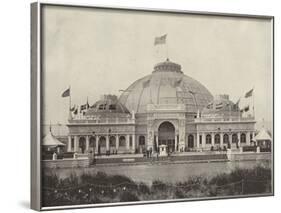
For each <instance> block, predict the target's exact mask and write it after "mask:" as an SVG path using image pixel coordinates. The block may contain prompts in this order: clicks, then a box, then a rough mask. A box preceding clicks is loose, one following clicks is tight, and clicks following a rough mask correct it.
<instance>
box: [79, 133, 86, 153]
mask: <svg viewBox="0 0 281 213" xmlns="http://www.w3.org/2000/svg"><path fill="white" fill-rule="evenodd" d="M79 148H80V149H81V152H82V153H84V152H85V149H86V138H85V137H80V138H79Z"/></svg>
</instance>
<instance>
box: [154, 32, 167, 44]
mask: <svg viewBox="0 0 281 213" xmlns="http://www.w3.org/2000/svg"><path fill="white" fill-rule="evenodd" d="M166 37H167V34H165V35H162V36H159V37H155V40H154V45H159V44H165V43H166Z"/></svg>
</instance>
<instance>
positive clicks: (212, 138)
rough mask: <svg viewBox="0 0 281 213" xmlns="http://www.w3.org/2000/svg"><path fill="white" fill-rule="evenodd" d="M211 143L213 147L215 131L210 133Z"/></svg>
mask: <svg viewBox="0 0 281 213" xmlns="http://www.w3.org/2000/svg"><path fill="white" fill-rule="evenodd" d="M211 144H212V146H213V147H214V146H215V133H214V132H212V133H211Z"/></svg>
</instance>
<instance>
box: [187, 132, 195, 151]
mask: <svg viewBox="0 0 281 213" xmlns="http://www.w3.org/2000/svg"><path fill="white" fill-rule="evenodd" d="M187 146H188V148H193V147H194V136H193V135H188V138H187Z"/></svg>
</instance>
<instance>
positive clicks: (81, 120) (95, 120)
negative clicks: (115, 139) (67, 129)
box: [68, 115, 135, 124]
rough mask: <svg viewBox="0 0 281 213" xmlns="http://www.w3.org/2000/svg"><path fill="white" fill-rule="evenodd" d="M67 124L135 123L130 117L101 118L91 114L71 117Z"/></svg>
mask: <svg viewBox="0 0 281 213" xmlns="http://www.w3.org/2000/svg"><path fill="white" fill-rule="evenodd" d="M68 122H69V124H77V123H78V124H87V123H89V124H131V123H135V119H132V118H131V117H128V118H119V117H113V118H101V117H93V116H82V115H80V116H76V117H74V118H72V119H69V120H68Z"/></svg>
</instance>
